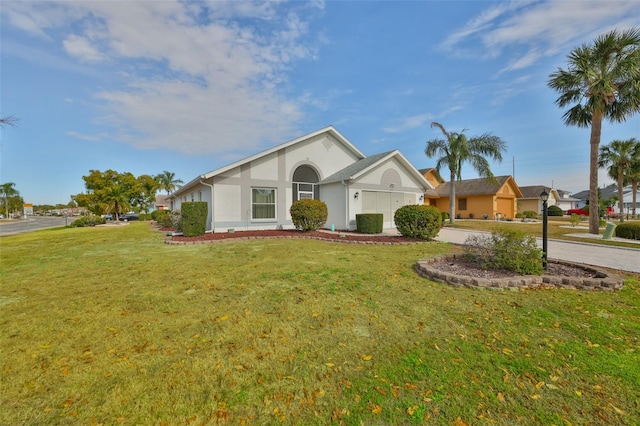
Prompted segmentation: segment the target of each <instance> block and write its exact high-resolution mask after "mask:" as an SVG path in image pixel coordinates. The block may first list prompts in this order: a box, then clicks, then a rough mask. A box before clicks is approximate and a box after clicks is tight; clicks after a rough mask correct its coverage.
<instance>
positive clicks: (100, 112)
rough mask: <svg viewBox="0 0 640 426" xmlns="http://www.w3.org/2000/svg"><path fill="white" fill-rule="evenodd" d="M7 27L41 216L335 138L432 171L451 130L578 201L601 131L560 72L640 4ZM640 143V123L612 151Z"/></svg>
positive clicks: (2, 30)
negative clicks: (297, 143)
mask: <svg viewBox="0 0 640 426" xmlns="http://www.w3.org/2000/svg"><path fill="white" fill-rule="evenodd" d="M0 25H1V27H0V61H1V62H0V115H2V116H4V117H6V116H14V117H17V118H19V121H18V123H17V126H15V127H10V126H5V127H4V128H2V129H1V130H0V132H1V134H0V182H1V183H6V182H13V183H15V189H17V190H18V191H19V192H20V195H21V196H22V197H23V199H24V201H25V202H27V203H33V204H36V205H38V204H58V203H62V204H66V203H68V202H69V201H70V200H71V196H72V195H75V194H78V193H81V192H85V191H86V189H85V187H84V181H83V179H82V177H83V176H86V175H88V174H89V172H90V170H101V171H105V170H108V169H112V170H116V171H118V172H121V173H124V172H131V173H133V174H134V175H136V176H139V175H142V174H149V175H157V174H160V173H162V172H163V171H165V170H166V171H169V172H172V173H175V175H176V178H177V179H181V180H183V181H184V182H185V183H186V182H189V181H191V180H192V179H194V178H195V177H196V176H198V175H200V174H204V173H207V172H209V171H212V170H215V169H217V168H219V167H222V166H224V165H227V164H229V163H232V162H235V161H237V160H240V159H242V158H245V157H248V156H251V155H253V154H256V153H258V152H260V151H263V150H265V149H268V148H271V147H273V146H275V145H278V144H281V143H284V142H287V141H289V140H292V139H296V138H298V137H300V136H302V135H305V134H307V133H311V132H313V131H315V130H318V129H321V128H323V127H326V126H328V125H333V126H334V127H335V128H336V129H337V130H338V131H339V132H340V133H341V134H342V135H344V136H345V137H346V138H347V139H348V140H349V141H350V142H351V143H353V144H354V145H355V146H356V147H357V148H359V149H360V150H361V151H362V152H363V153H364V154H365V155H373V154H377V153H381V152H385V151H389V150H393V149H399V150H400V151H401V152H402V154H403V155H404V156H405V157H406V158H407V159H408V160H409V161H410V162H412V163H413V165H414V166H415V167H416V168H418V169H421V168H428V167H433V166H435V162H436V159H435V158H427V157H426V156H425V154H424V149H425V147H426V142H427V141H428V140H431V139H436V138H438V139H441V138H442V137H443V135H442V133H441V131H440V130H439V129H438V128H431V127H430V124H431V123H432V122H434V121H436V122H439V123H441V124H442V125H443V126H444V127H445V128H446V129H447V131H449V132H460V131H463V130H465V129H466V130H465V134H466V135H467V136H468V137H473V136H478V135H482V134H484V133H492V134H493V135H496V136H499V137H500V138H502V139H503V140H504V141H505V142H506V144H507V150H506V152H504V154H503V161H502V162H501V163H491V169H492V171H493V173H494V174H495V175H513V176H514V177H515V180H516V182H517V184H518V185H520V186H529V185H546V186H550V187H554V188H558V189H562V190H566V191H571V192H574V193H575V192H579V191H582V190H585V189H588V187H589V134H590V131H589V129H588V128H578V127H568V126H566V125H564V123H563V121H562V114H563V113H564V110H563V109H561V108H559V107H558V106H557V105H556V104H555V100H556V98H557V97H558V94H557V93H556V92H554V91H553V90H552V89H550V88H549V87H548V86H547V82H548V80H549V75H550V74H551V73H553V72H554V71H556V70H557V69H558V68H559V67H562V68H566V65H567V54H568V53H569V52H570V51H571V50H572V49H574V48H576V47H579V46H581V45H583V44H591V43H592V42H593V40H594V39H595V38H596V37H597V36H598V35H600V34H603V33H606V32H609V31H611V30H614V29H618V30H621V29H628V28H631V27H633V26H640V2H638V1H637V0H630V1H579V0H575V1H569V0H556V1H497V2H492V1H407V2H402V1H394V2H391V1H309V2H302V1H295V2H286V1H269V2H248V1H246V2H245V1H235V2H221V1H189V0H181V1H172V0H144V1H126V2H125V1H100V0H96V1H55V2H45V1H29V0H26V1H25V0H20V1H12V0H3V1H2V2H1V3H0ZM632 137H635V138H640V116H638V115H635V116H633V117H631V118H630V119H628V120H627V121H626V122H625V123H616V124H611V123H608V122H605V123H604V125H603V129H602V139H601V146H602V145H604V144H607V143H609V142H611V141H613V140H616V139H629V138H632ZM441 172H442V173H443V176H448V170H441ZM476 177H478V176H477V174H476V172H475V171H474V170H473V168H472V167H471V166H470V165H465V166H463V169H462V178H463V179H472V178H476ZM612 182H613V181H612V180H611V179H610V178H608V177H607V176H606V173H605V172H604V171H603V172H601V173H600V178H599V186H600V187H602V186H604V185H607V184H610V183H612Z"/></svg>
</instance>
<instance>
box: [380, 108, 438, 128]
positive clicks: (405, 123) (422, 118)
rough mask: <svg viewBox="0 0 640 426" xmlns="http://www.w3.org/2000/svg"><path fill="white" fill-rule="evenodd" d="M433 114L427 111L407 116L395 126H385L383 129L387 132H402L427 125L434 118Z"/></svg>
mask: <svg viewBox="0 0 640 426" xmlns="http://www.w3.org/2000/svg"><path fill="white" fill-rule="evenodd" d="M433 117H434V116H433V114H431V113H425V114H419V115H413V116H411V117H406V118H404V119H402V120H400V122H399V123H398V125H396V126H393V127H385V128H384V129H382V131H383V132H385V133H400V132H404V131H406V130H410V129H415V128H418V127H422V126H425V125H426V124H425V123H427V122H428V121H430V120H433Z"/></svg>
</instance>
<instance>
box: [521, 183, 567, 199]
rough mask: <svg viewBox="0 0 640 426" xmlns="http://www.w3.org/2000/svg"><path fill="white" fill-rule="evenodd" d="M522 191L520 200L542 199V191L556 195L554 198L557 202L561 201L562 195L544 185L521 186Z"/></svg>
mask: <svg viewBox="0 0 640 426" xmlns="http://www.w3.org/2000/svg"><path fill="white" fill-rule="evenodd" d="M520 191H521V192H522V197H518V198H540V194H542V191H545V192H546V193H547V194H551V193H554V198H555V199H556V200H559V199H560V194H559V193H558V191H557V190H556V189H555V188H550V187H548V186H544V185H533V186H521V187H520Z"/></svg>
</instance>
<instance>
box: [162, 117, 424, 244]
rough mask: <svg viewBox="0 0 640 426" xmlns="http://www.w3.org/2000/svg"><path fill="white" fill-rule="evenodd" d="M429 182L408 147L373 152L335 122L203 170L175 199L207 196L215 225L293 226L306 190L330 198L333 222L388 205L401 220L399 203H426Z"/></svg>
mask: <svg viewBox="0 0 640 426" xmlns="http://www.w3.org/2000/svg"><path fill="white" fill-rule="evenodd" d="M428 189H431V185H430V184H429V182H427V180H426V179H425V178H424V176H422V175H421V174H420V173H419V172H418V171H417V170H416V169H415V167H414V166H413V165H412V164H411V163H410V162H409V161H408V160H407V159H406V158H405V157H404V156H403V155H402V154H401V153H400V151H398V150H394V151H389V152H384V153H380V154H377V155H372V156H369V157H367V156H365V155H364V154H363V153H362V152H361V151H360V150H359V149H358V148H356V147H355V146H354V145H353V144H352V143H351V142H349V141H348V140H347V139H346V138H345V137H344V136H343V135H341V134H340V133H339V132H338V131H337V130H336V129H335V128H334V127H333V126H328V127H325V128H323V129H320V130H318V131H315V132H313V133H310V134H307V135H304V136H301V137H299V138H297V139H294V140H291V141H289V142H285V143H283V144H281V145H278V146H275V147H273V148H271V149H268V150H266V151H263V152H261V153H259V154H256V155H253V156H251V157H248V158H245V159H243V160H240V161H237V162H235V163H232V164H229V165H227V166H224V167H221V168H219V169H216V170H213V171H211V172H209V173H205V174H203V175H199V176H196V177H195V178H194V179H193V180H191V181H190V182H189V183H187V184H186V185H184V186H183V187H181V188H180V189H178V190H177V191H175V192H174V193H172V194H171V196H170V197H169V199H170V202H171V208H172V210H175V209H180V206H181V204H182V203H183V202H189V201H205V202H207V204H208V206H209V214H208V217H207V231H214V232H221V231H223V232H226V231H227V230H229V229H234V230H249V229H291V228H293V223H292V221H291V215H290V214H289V208H290V207H291V204H292V203H293V202H294V201H295V200H300V199H306V198H311V199H318V200H321V201H323V202H325V204H326V205H327V209H328V212H329V216H328V220H327V223H326V225H325V226H326V227H330V226H331V225H333V226H334V228H335V229H349V230H353V229H355V228H356V223H355V220H356V214H359V213H382V214H383V220H384V225H383V226H384V227H386V228H392V227H394V226H395V225H394V222H393V215H394V213H395V211H396V210H397V209H398V208H399V207H402V206H404V205H407V204H421V203H422V200H423V195H424V192H425V191H426V190H428Z"/></svg>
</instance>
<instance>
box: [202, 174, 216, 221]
mask: <svg viewBox="0 0 640 426" xmlns="http://www.w3.org/2000/svg"><path fill="white" fill-rule="evenodd" d="M200 183H201V184H202V185H205V186H208V187H209V188H211V231H209V232H210V233H211V234H213V233H214V226H213V224H214V223H215V221H214V220H213V185H211V184H208V183H207V182H205V181H203V180H202V176H200Z"/></svg>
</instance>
